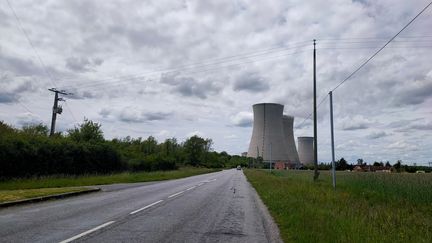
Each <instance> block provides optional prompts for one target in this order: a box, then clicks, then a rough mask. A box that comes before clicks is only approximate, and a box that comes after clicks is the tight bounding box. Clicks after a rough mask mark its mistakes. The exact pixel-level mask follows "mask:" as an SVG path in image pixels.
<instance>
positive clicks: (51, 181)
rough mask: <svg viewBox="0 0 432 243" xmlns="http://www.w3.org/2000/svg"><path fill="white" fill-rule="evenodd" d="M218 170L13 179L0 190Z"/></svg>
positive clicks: (127, 180)
mask: <svg viewBox="0 0 432 243" xmlns="http://www.w3.org/2000/svg"><path fill="white" fill-rule="evenodd" d="M215 171H218V170H217V169H207V168H180V169H179V170H173V171H155V172H134V173H132V172H124V173H117V174H111V175H85V176H48V177H40V178H30V179H12V180H7V181H1V182H0V190H17V189H37V188H54V187H79V186H92V185H104V184H114V183H133V182H146V181H161V180H170V179H178V178H183V177H188V176H193V175H199V174H204V173H210V172H215Z"/></svg>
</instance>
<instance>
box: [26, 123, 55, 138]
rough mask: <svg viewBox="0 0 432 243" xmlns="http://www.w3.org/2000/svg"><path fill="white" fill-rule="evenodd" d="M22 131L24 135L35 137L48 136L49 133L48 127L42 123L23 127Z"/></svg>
mask: <svg viewBox="0 0 432 243" xmlns="http://www.w3.org/2000/svg"><path fill="white" fill-rule="evenodd" d="M22 131H23V133H25V134H29V135H37V136H48V133H49V129H48V127H47V126H46V125H43V124H42V123H39V124H37V125H35V124H32V125H27V126H23V128H22Z"/></svg>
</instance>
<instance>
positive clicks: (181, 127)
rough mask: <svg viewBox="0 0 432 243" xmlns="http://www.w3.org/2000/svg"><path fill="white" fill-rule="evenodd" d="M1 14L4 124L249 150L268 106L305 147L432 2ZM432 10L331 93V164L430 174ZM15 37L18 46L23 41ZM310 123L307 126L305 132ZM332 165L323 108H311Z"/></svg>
mask: <svg viewBox="0 0 432 243" xmlns="http://www.w3.org/2000/svg"><path fill="white" fill-rule="evenodd" d="M9 1H10V3H11V6H12V8H13V9H14V10H15V13H16V15H17V17H18V19H19V20H17V19H16V18H15V16H14V12H13V11H12V9H11V8H10V6H9V5H8V2H7V1H1V3H0V33H1V34H0V120H3V121H5V122H6V123H9V124H12V125H13V126H15V127H21V126H23V125H25V124H30V123H40V122H42V123H44V124H49V123H50V119H51V108H52V102H53V93H51V92H49V91H48V90H47V89H48V88H51V87H56V88H58V89H65V90H67V91H68V92H72V93H74V94H73V95H70V96H68V97H65V98H66V99H67V101H66V103H63V108H64V112H63V114H61V115H60V116H59V117H58V123H57V127H58V129H59V130H60V131H65V130H67V129H70V128H73V127H74V126H75V125H76V124H78V123H80V122H82V120H83V118H84V117H86V118H88V119H91V120H93V121H96V122H100V123H101V124H102V128H103V131H104V134H105V137H106V138H115V137H125V136H127V135H130V136H131V137H143V138H146V137H148V136H150V135H152V136H155V137H156V138H157V139H158V140H159V141H163V140H164V139H166V138H170V137H176V138H178V140H180V141H182V140H184V139H185V138H187V137H188V136H191V135H193V134H198V135H200V136H203V137H206V138H212V139H213V141H214V149H215V150H216V151H223V150H225V151H227V152H229V153H231V154H239V153H241V152H243V151H247V148H248V144H249V140H250V137H251V134H252V127H251V125H252V104H254V103H260V102H277V103H281V104H284V105H285V113H286V114H289V115H294V116H295V130H294V133H295V136H309V135H312V134H313V130H312V129H313V128H312V126H311V121H310V120H308V119H306V118H307V117H308V116H309V114H310V113H311V112H312V49H313V47H312V39H317V82H318V84H317V85H318V99H319V100H318V101H321V100H322V99H324V98H325V96H326V95H327V93H328V91H329V90H331V89H333V88H334V87H335V86H336V85H337V84H338V83H340V82H341V81H342V80H343V79H344V78H346V77H347V76H348V75H349V74H350V73H351V72H352V71H354V70H355V69H356V68H357V67H358V66H359V65H360V64H361V63H362V62H363V61H365V60H366V59H367V58H368V57H369V56H371V55H372V54H373V53H374V52H375V51H376V50H377V49H378V48H379V47H381V46H382V45H383V44H384V43H385V42H386V41H387V40H388V39H389V38H390V37H392V36H393V35H394V34H396V33H397V32H398V31H399V30H400V29H401V28H402V27H403V26H404V25H405V24H406V23H408V22H409V21H410V20H411V19H412V18H413V17H414V16H415V15H416V14H417V13H418V12H419V11H420V10H421V9H423V8H424V7H425V6H426V5H427V4H428V2H429V0H410V1H405V0H371V1H369V0H354V1H349V0H332V1H318V0H317V1H303V0H294V1H291V0H280V1H276V0H274V1H268V0H265V1H258V0H250V1H248V0H244V1H243V0H237V1H234V0H225V1H222V0H218V1H200V0H196V1H186V0H185V1H174V0H171V1H161V0H155V1H96V0H93V1H88V0H87V1H66V0H64V1H58V0H52V1H33V0H29V1H21V0H20V1H18V0H17V1H15V0H14V1H12V0H9ZM431 23H432V8H430V9H428V10H426V12H424V13H423V14H422V15H421V16H420V17H419V18H418V19H417V20H416V21H415V22H414V23H413V24H412V25H411V26H410V27H409V28H407V29H406V30H405V31H404V32H402V33H401V35H400V37H398V38H397V39H395V41H394V42H393V43H392V44H390V45H389V46H388V48H386V49H384V51H382V52H381V53H380V54H379V55H378V56H377V57H376V58H374V59H373V60H372V61H371V62H370V63H369V64H368V65H367V66H366V67H365V68H363V69H361V71H360V72H358V73H357V74H356V75H355V76H354V77H353V78H352V79H350V80H349V81H347V82H346V83H345V84H344V85H342V86H340V87H339V88H338V89H337V90H336V91H335V92H334V95H333V96H334V97H333V98H334V113H335V144H336V157H337V158H340V157H345V158H346V159H348V161H349V162H354V161H355V160H357V159H358V158H363V159H364V160H365V161H368V162H373V161H375V160H376V161H381V160H382V161H386V160H390V161H391V162H392V163H393V162H395V161H396V160H397V159H402V160H403V161H404V162H409V163H414V162H416V163H426V162H428V161H432V139H431V131H432V119H431V118H432V108H431V107H432V30H431ZM23 30H24V32H25V33H26V34H24V33H23ZM305 119H306V120H305ZM318 119H319V124H318V129H319V136H318V140H319V141H318V143H319V144H318V145H319V160H321V161H329V160H330V158H331V157H330V155H331V153H330V136H329V135H330V131H329V104H328V99H326V100H324V102H323V103H322V104H321V106H320V107H319V109H318Z"/></svg>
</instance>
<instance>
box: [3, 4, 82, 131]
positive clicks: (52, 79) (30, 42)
mask: <svg viewBox="0 0 432 243" xmlns="http://www.w3.org/2000/svg"><path fill="white" fill-rule="evenodd" d="M6 1H7V3H8V5H9V8H10V9H11V10H12V13H13V15H14V16H15V19H16V21H17V23H18V26H19V28H20V29H21V31H22V32H23V33H24V36H25V37H26V39H27V41H28V42H29V44H30V46H31V48H32V49H33V51H34V53H35V54H36V57H37V59H38V61H39V63H40V64H41V67H42V69H43V70H44V72H45V74H46V75H47V77H48V80H49V81H50V82H51V85H52V86H53V87H56V86H57V85H56V82H55V81H54V78H53V76H52V74H51V72H49V71H48V68H47V67H46V65H45V63H44V62H43V61H42V58H41V57H40V55H39V53H38V51H37V49H36V47H35V46H34V44H33V42H32V41H31V39H30V37H29V36H28V34H27V31H26V30H25V29H24V27H23V26H22V22H21V19H20V18H19V17H18V15H17V14H16V12H15V9H14V8H13V7H12V4H11V3H10V2H9V0H6ZM21 105H23V104H21ZM24 107H25V106H24ZM67 107H68V106H67ZM26 109H27V108H26ZM27 110H28V109H27ZM68 111H69V112H70V113H71V115H72V118H73V119H74V120H75V122H77V121H76V119H75V117H74V115H73V113H72V110H71V109H70V108H69V107H68Z"/></svg>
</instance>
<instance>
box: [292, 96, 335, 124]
mask: <svg viewBox="0 0 432 243" xmlns="http://www.w3.org/2000/svg"><path fill="white" fill-rule="evenodd" d="M327 97H328V96H327V95H325V96H324V97H323V99H322V100H321V101H320V102H319V103H318V105H317V109H318V107H320V106H321V104H322V103H324V101H325V100H326V99H327ZM312 114H313V113H312V112H311V113H310V114H309V115H308V116H307V117H306V118H305V119H304V120H303V121H302V122H301V123H300V124H299V125H297V127H301V126H302V125H303V124H304V123H305V122H306V121H307V120H309V119H311V117H312Z"/></svg>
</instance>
